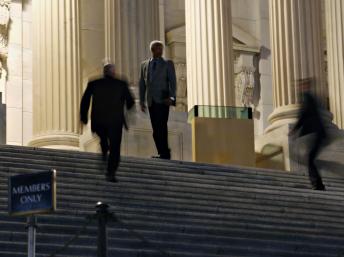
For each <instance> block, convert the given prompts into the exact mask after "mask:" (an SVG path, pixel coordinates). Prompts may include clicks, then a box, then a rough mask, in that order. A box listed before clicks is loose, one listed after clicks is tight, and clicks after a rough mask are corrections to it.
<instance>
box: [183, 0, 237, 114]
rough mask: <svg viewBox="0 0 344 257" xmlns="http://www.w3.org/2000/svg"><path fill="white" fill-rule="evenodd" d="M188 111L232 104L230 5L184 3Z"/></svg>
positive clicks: (195, 0)
mask: <svg viewBox="0 0 344 257" xmlns="http://www.w3.org/2000/svg"><path fill="white" fill-rule="evenodd" d="M185 9H186V10H185V12H186V54H187V58H186V59H187V67H188V69H187V79H188V85H187V87H188V108H189V110H190V109H192V108H193V107H194V106H195V105H212V106H230V105H234V104H235V86H234V68H233V67H234V61H233V53H232V48H233V42H232V26H231V24H232V16H231V2H230V1H227V0H212V1H199V0H188V1H185Z"/></svg>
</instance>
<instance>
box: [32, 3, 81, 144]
mask: <svg viewBox="0 0 344 257" xmlns="http://www.w3.org/2000/svg"><path fill="white" fill-rule="evenodd" d="M33 19H34V20H33V88H34V92H33V104H34V106H33V133H34V138H33V140H32V141H31V142H30V145H32V146H39V147H52V148H74V149H77V148H79V134H80V123H79V103H80V95H81V82H80V34H79V33H80V29H79V0H73V1H71V0H33Z"/></svg>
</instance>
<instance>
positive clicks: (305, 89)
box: [290, 79, 326, 190]
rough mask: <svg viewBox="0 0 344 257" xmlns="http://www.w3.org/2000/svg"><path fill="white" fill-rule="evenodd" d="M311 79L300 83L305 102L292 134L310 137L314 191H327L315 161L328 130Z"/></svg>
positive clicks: (310, 168) (309, 170) (310, 170)
mask: <svg viewBox="0 0 344 257" xmlns="http://www.w3.org/2000/svg"><path fill="white" fill-rule="evenodd" d="M311 85H312V80H311V79H304V80H301V81H299V87H300V89H299V90H300V97H302V99H303V101H302V104H301V109H300V113H299V119H298V122H297V123H296V125H295V127H294V128H293V130H292V131H291V132H290V134H291V135H292V134H295V133H296V132H297V131H300V132H299V137H302V136H307V135H309V136H310V141H309V145H308V150H309V153H308V160H307V161H308V174H309V178H310V181H311V184H312V188H313V189H314V190H325V186H324V184H323V182H322V179H321V176H320V174H319V171H318V168H317V166H316V164H315V159H316V157H317V156H318V153H319V152H320V149H321V146H322V143H323V141H324V139H325V138H326V130H325V126H324V124H323V120H322V117H321V113H320V107H319V104H318V101H317V98H316V97H315V96H314V95H313V94H312V92H311Z"/></svg>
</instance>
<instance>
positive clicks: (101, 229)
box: [96, 202, 109, 257]
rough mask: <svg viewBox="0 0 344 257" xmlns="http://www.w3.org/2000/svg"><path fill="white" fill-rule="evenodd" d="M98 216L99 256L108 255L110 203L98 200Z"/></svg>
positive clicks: (104, 256) (105, 256)
mask: <svg viewBox="0 0 344 257" xmlns="http://www.w3.org/2000/svg"><path fill="white" fill-rule="evenodd" d="M96 208H97V216H98V240H97V256H98V257H107V230H106V225H107V222H108V216H109V205H107V204H104V203H102V202H98V203H97V205H96Z"/></svg>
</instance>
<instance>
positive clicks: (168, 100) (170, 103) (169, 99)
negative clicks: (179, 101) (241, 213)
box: [164, 98, 173, 106]
mask: <svg viewBox="0 0 344 257" xmlns="http://www.w3.org/2000/svg"><path fill="white" fill-rule="evenodd" d="M164 102H165V104H166V105H167V106H171V105H173V100H172V99H171V98H167V99H165V101H164Z"/></svg>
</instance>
